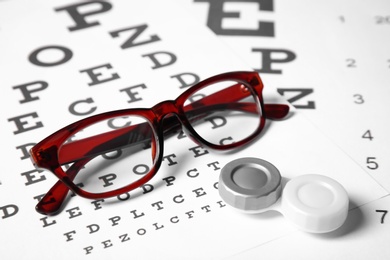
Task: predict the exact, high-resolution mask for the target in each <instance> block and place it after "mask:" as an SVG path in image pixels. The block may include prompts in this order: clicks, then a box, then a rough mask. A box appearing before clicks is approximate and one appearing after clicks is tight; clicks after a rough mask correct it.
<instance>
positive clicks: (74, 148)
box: [30, 72, 289, 215]
mask: <svg viewBox="0 0 390 260" xmlns="http://www.w3.org/2000/svg"><path fill="white" fill-rule="evenodd" d="M262 90H263V83H262V82H261V79H260V77H259V75H258V73H256V72H229V73H224V74H220V75H217V76H213V77H211V78H208V79H206V80H204V81H201V82H199V83H197V84H195V85H194V86H192V87H191V88H189V89H188V90H187V91H185V92H184V93H183V94H181V95H180V96H179V97H178V98H177V99H176V100H171V101H163V102H161V103H159V104H157V105H155V106H154V107H152V108H150V109H124V110H117V111H112V112H107V113H103V114H99V115H95V116H91V117H88V118H86V119H83V120H80V121H78V122H75V123H73V124H71V125H68V126H66V127H64V128H62V129H61V130H59V131H57V132H55V133H54V134H52V135H50V136H49V137H47V138H45V139H44V140H42V141H41V142H39V143H38V144H36V145H35V146H34V147H33V148H31V150H30V154H31V158H32V161H33V163H34V165H35V166H36V167H37V168H41V169H46V170H49V171H51V172H53V173H54V175H55V176H57V177H58V178H59V181H58V182H57V183H56V184H55V185H54V186H53V187H52V188H51V189H50V191H49V192H47V193H46V195H45V196H44V197H43V198H42V199H41V200H40V202H39V203H38V204H37V206H36V210H37V211H38V212H39V213H42V214H46V215H53V214H56V213H57V212H59V211H60V208H61V205H62V204H63V202H64V200H65V197H66V195H67V194H68V191H69V190H72V191H73V192H74V193H75V194H77V195H80V196H82V197H85V198H89V199H102V198H108V197H113V196H118V195H120V194H122V193H126V192H129V191H131V190H133V189H135V188H137V187H140V186H141V185H143V184H145V183H147V182H148V181H149V180H150V179H151V178H152V177H153V176H154V175H155V174H156V172H157V171H158V169H159V167H160V165H161V162H162V159H163V147H164V137H166V136H168V135H169V134H173V133H177V132H178V131H179V130H181V129H182V126H184V129H183V131H184V132H185V133H186V134H187V136H188V137H190V138H191V139H192V140H194V141H195V142H197V143H199V144H201V145H202V146H205V147H208V148H211V149H216V150H228V149H233V148H237V147H240V146H243V145H245V144H247V143H248V142H250V141H252V140H253V139H254V138H256V136H258V135H259V133H260V132H261V131H262V129H263V127H264V124H265V118H268V119H282V118H284V117H285V116H286V115H287V114H288V111H289V106H288V105H283V104H264V103H263V97H262ZM215 122H219V123H218V124H216V123H215ZM76 184H79V185H76ZM80 184H81V185H80Z"/></svg>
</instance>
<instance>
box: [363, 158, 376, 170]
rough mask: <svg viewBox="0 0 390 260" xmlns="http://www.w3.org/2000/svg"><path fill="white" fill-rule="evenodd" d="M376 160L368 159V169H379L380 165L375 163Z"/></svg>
mask: <svg viewBox="0 0 390 260" xmlns="http://www.w3.org/2000/svg"><path fill="white" fill-rule="evenodd" d="M375 159H376V158H375V157H367V161H366V163H367V168H368V169H370V170H376V169H378V167H379V164H378V163H377V162H376V161H374V160H375Z"/></svg>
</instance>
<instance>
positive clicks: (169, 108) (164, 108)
mask: <svg viewBox="0 0 390 260" xmlns="http://www.w3.org/2000/svg"><path fill="white" fill-rule="evenodd" d="M151 110H152V111H153V113H154V114H155V115H156V119H157V121H158V122H161V120H162V119H163V118H164V117H165V116H167V115H169V114H175V115H176V116H178V115H179V109H178V107H177V106H176V102H175V101H174V100H166V101H162V102H160V103H158V104H156V105H155V106H153V107H152V108H151Z"/></svg>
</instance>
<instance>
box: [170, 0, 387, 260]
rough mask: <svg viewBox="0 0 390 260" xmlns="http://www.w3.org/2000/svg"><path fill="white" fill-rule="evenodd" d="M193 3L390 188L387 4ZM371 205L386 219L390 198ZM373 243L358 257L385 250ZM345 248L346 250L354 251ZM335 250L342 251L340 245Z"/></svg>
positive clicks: (202, 17) (195, 9)
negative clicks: (389, 160)
mask: <svg viewBox="0 0 390 260" xmlns="http://www.w3.org/2000/svg"><path fill="white" fill-rule="evenodd" d="M177 2H178V1H177ZM181 2H182V1H181ZM186 8H188V10H191V11H192V12H193V13H194V15H195V16H196V17H197V18H198V19H199V20H200V21H201V22H203V23H204V24H207V25H208V27H209V28H210V29H212V30H213V31H214V32H215V33H216V34H217V35H218V36H219V38H220V39H222V40H223V41H224V42H226V43H227V44H228V45H230V46H231V47H232V48H233V50H234V51H236V52H237V53H238V54H239V55H240V56H241V57H243V58H244V59H245V61H246V62H247V63H248V64H250V66H251V67H252V68H253V69H255V70H257V71H259V72H260V74H261V75H262V77H263V78H264V79H267V80H268V79H269V83H270V84H273V85H274V86H275V87H276V88H277V89H278V92H279V93H280V94H282V95H283V96H285V97H286V98H287V99H288V100H289V101H290V102H292V104H293V105H294V106H295V107H296V108H297V109H298V110H299V112H301V113H303V114H304V115H305V116H306V117H308V118H309V119H310V120H311V121H312V122H313V123H315V125H316V126H317V127H318V128H319V129H320V131H322V132H324V134H326V135H327V136H329V137H330V138H331V139H332V140H333V141H334V142H335V143H336V144H337V145H338V146H340V147H341V148H342V149H343V150H344V151H345V152H346V153H347V154H348V155H349V156H350V157H351V158H352V159H353V160H354V161H356V163H358V164H359V165H360V166H361V168H362V169H364V171H365V172H366V173H367V174H369V175H370V176H371V177H372V178H373V179H375V180H376V181H377V182H378V183H379V184H380V185H381V186H383V187H384V188H385V189H386V190H389V188H390V175H389V172H390V166H389V163H388V160H387V158H388V156H389V154H390V150H389V149H390V148H389V147H390V139H389V138H388V134H387V133H388V132H389V130H390V121H389V120H388V116H387V114H388V112H389V111H390V107H389V105H388V104H387V103H388V102H387V101H386V97H389V96H390V92H389V89H388V86H389V84H390V73H389V56H390V53H389V48H388V45H389V42H390V27H389V25H390V24H389V11H388V10H390V5H389V3H388V2H387V1H359V2H356V1H342V2H340V1H315V2H313V1H256V0H254V1H250V0H249V1H245V0H244V1H230V0H221V1H209V0H194V1H190V0H189V1H186ZM374 133H375V135H374ZM336 167H337V166H336ZM374 205H375V206H374ZM367 208H370V213H368V212H367V213H368V214H369V215H375V214H378V217H380V218H379V219H378V220H379V221H380V223H381V224H385V218H386V214H387V212H388V210H389V200H388V198H384V199H382V200H378V201H377V202H375V203H372V204H371V205H367ZM381 228H382V229H385V230H386V232H388V231H389V229H388V227H387V226H382V227H381ZM372 230H375V227H374V225H373V226H372ZM373 234H374V233H373ZM377 236H378V235H377ZM369 237H370V239H374V237H375V236H374V235H372V236H371V235H370V236H369ZM367 239H368V238H367ZM377 240H381V238H377ZM362 241H364V239H363V240H362ZM377 242H378V241H377ZM367 243H370V242H369V241H368V240H367V241H365V242H362V243H361V246H362V247H364V248H367V249H366V250H365V252H364V254H367V255H364V254H363V255H358V256H359V257H362V258H364V257H365V256H367V257H368V256H370V257H372V256H376V254H377V252H378V251H381V250H384V249H383V247H381V246H380V242H379V243H376V244H375V245H373V246H372V247H367V246H364V245H367ZM270 244H272V243H270ZM274 244H275V246H278V245H277V243H274ZM346 245H348V243H346ZM346 245H343V247H344V249H341V250H345V251H348V247H347V246H346ZM322 246H324V245H322ZM350 246H351V247H355V246H356V244H354V245H353V244H350ZM362 247H359V248H362ZM273 249H275V248H273ZM265 250H266V249H264V248H263V247H259V249H258V251H256V250H254V251H253V252H252V253H256V252H257V253H259V252H265ZM291 251H292V252H295V251H294V250H291ZM360 253H362V252H361V251H360V252H359V254H360ZM333 254H334V255H332V256H335V257H337V256H338V257H341V258H342V255H343V253H342V252H340V250H335V251H334V252H333ZM345 254H346V255H345V256H351V254H350V252H349V253H345ZM348 254H349V255H348ZM244 256H246V257H249V256H254V255H250V254H249V255H240V257H244ZM293 256H294V255H293ZM302 256H303V255H302V254H300V255H299V257H300V258H302ZM387 256H388V255H387ZM308 257H309V258H311V256H310V254H309V255H308ZM379 258H380V257H379Z"/></svg>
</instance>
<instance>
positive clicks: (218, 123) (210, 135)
mask: <svg viewBox="0 0 390 260" xmlns="http://www.w3.org/2000/svg"><path fill="white" fill-rule="evenodd" d="M250 89H251V88H250V87H247V86H244V85H243V84H241V83H237V82H234V81H224V82H219V83H217V84H212V85H209V86H207V87H205V88H202V89H201V90H199V91H198V92H196V93H194V95H192V96H191V98H189V99H188V100H187V101H186V103H185V105H184V106H185V108H184V110H185V114H186V116H187V118H188V120H189V121H190V122H191V125H192V127H193V128H194V130H195V131H196V132H197V133H198V134H199V135H200V136H201V137H202V138H203V139H205V140H206V141H208V142H210V143H212V144H215V145H228V144H231V143H234V142H238V141H241V140H243V139H245V138H247V137H249V136H250V135H251V134H253V133H254V132H255V131H256V130H257V128H258V127H259V124H260V119H261V110H260V105H259V104H258V101H257V98H256V96H255V95H254V93H252V92H251V90H250Z"/></svg>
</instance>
